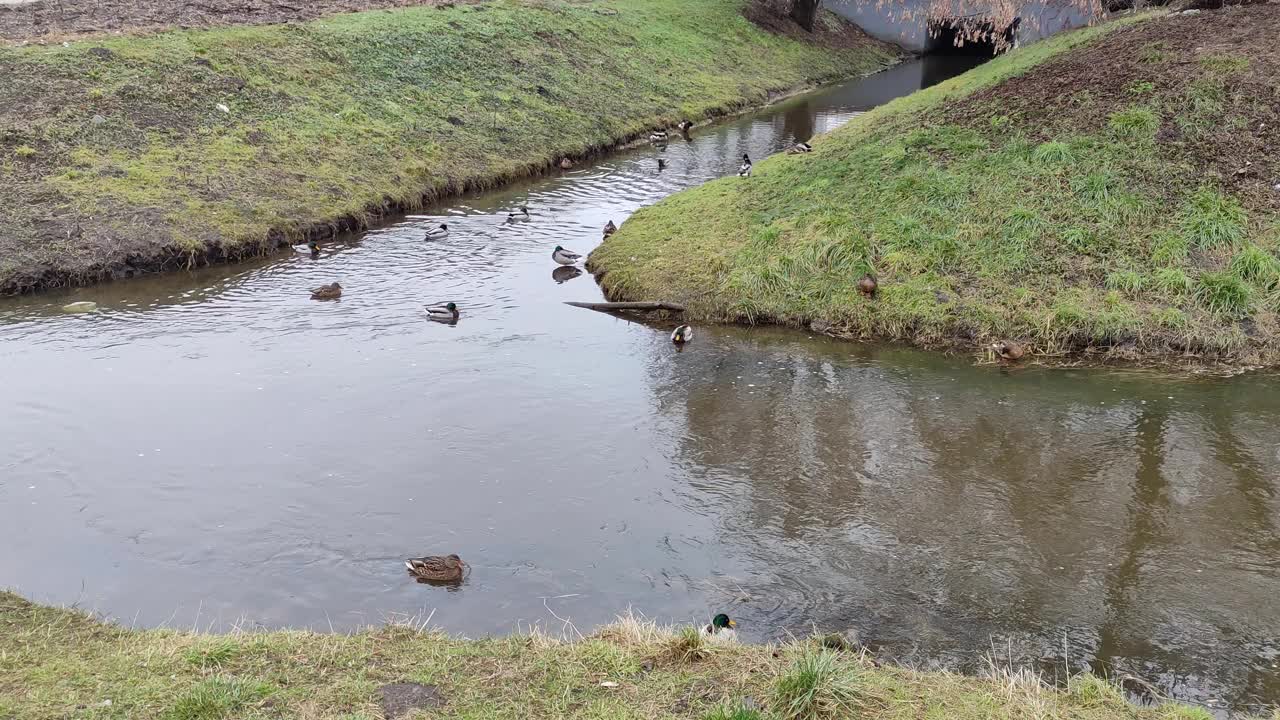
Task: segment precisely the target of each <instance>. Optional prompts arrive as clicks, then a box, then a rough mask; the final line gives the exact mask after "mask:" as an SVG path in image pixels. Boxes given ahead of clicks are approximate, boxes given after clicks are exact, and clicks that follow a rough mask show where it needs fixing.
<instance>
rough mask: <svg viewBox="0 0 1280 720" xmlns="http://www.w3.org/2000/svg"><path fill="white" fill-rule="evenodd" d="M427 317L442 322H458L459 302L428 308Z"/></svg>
mask: <svg viewBox="0 0 1280 720" xmlns="http://www.w3.org/2000/svg"><path fill="white" fill-rule="evenodd" d="M427 317H429V318H431V319H432V320H438V321H440V322H458V305H457V303H452V302H449V303H445V304H444V305H443V306H438V307H429V308H427Z"/></svg>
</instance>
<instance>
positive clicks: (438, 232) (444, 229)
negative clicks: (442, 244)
mask: <svg viewBox="0 0 1280 720" xmlns="http://www.w3.org/2000/svg"><path fill="white" fill-rule="evenodd" d="M447 237H449V226H448V225H445V224H444V223H440V227H433V228H431V229H430V230H428V231H427V236H426V239H427V240H443V239H445V238H447Z"/></svg>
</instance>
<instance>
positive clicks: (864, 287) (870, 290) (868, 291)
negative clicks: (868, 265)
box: [858, 273, 880, 297]
mask: <svg viewBox="0 0 1280 720" xmlns="http://www.w3.org/2000/svg"><path fill="white" fill-rule="evenodd" d="M879 287H880V283H878V282H876V276H875V275H872V274H871V273H867V274H866V275H863V276H862V279H861V280H859V281H858V292H860V293H862V294H863V295H866V296H867V297H871V296H873V295H875V294H876V289H877V288H879Z"/></svg>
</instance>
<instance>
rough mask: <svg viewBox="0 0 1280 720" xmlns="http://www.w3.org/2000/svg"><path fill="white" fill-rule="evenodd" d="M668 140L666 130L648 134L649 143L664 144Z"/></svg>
mask: <svg viewBox="0 0 1280 720" xmlns="http://www.w3.org/2000/svg"><path fill="white" fill-rule="evenodd" d="M668 139H669V137H668V135H667V131H666V130H654V131H653V132H651V133H649V142H655V143H664V142H666V141H667V140H668Z"/></svg>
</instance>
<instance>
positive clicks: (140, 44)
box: [0, 0, 896, 292]
mask: <svg viewBox="0 0 1280 720" xmlns="http://www.w3.org/2000/svg"><path fill="white" fill-rule="evenodd" d="M746 3H747V0H705V1H703V2H696V3H673V2H669V1H668V0H587V1H584V2H577V1H575V2H568V1H560V0H550V1H544V0H492V1H491V2H486V3H483V4H459V5H457V6H448V7H431V6H425V7H409V8H403V9H397V10H393V11H376V12H365V13H357V14H348V15H338V16H334V17H330V18H326V19H321V20H316V21H311V22H306V23H300V24H292V25H284V26H259V27H231V28H219V29H211V30H192V31H180V30H179V31H171V32H165V33H161V34H157V35H152V36H147V37H110V38H104V39H101V40H84V41H77V42H73V43H71V44H70V45H69V46H66V47H63V46H61V45H56V46H49V47H45V46H38V47H37V46H33V47H21V48H17V47H6V48H0V77H4V78H5V81H4V82H3V83H0V167H4V169H5V171H4V172H2V173H0V197H4V198H6V201H11V202H7V203H6V204H7V206H8V207H6V211H7V214H6V223H7V227H6V233H5V234H4V235H3V236H0V257H4V258H5V259H6V263H5V264H4V266H3V274H2V275H0V292H3V291H6V290H8V291H13V290H16V289H21V288H23V287H33V286H34V287H38V286H40V285H41V284H44V283H48V282H50V281H71V282H74V281H78V280H87V279H92V277H93V276H94V275H95V274H96V273H98V272H99V271H101V270H102V269H104V268H106V269H109V268H112V267H118V266H120V265H121V264H122V263H123V262H124V260H126V259H129V260H130V261H131V262H134V263H142V264H152V265H155V264H160V263H163V262H169V263H171V264H173V263H177V262H179V261H183V260H199V259H201V258H203V257H205V256H206V254H207V253H208V252H209V251H210V249H211V248H214V249H216V252H215V255H221V254H226V255H231V256H235V255H239V254H245V253H253V252H258V251H260V250H262V249H264V248H266V247H268V246H269V245H270V242H269V240H268V236H269V235H270V234H271V233H272V232H273V231H276V232H280V233H283V234H284V237H285V238H293V239H297V238H299V237H300V236H301V233H302V232H303V231H305V230H306V229H308V228H311V227H314V226H317V225H325V224H327V223H330V222H335V221H338V220H340V219H343V218H349V217H354V218H358V219H368V218H371V217H373V216H375V215H376V213H377V211H378V210H379V209H381V208H383V207H384V206H385V205H386V204H388V203H391V204H395V205H401V206H405V207H413V206H415V205H416V204H418V203H420V202H422V201H423V200H424V199H430V198H431V197H434V196H438V195H442V194H446V193H453V192H457V191H459V190H462V189H464V188H484V187H488V186H491V185H495V184H497V183H500V182H503V181H506V180H509V179H512V178H518V177H523V176H526V175H528V174H530V173H533V172H538V171H541V170H543V169H545V168H548V167H550V166H551V165H552V164H553V163H555V162H558V160H559V159H560V158H562V157H566V156H571V157H577V156H581V155H584V154H588V153H591V152H593V151H595V150H598V149H600V148H604V147H608V146H610V145H612V144H615V143H617V142H618V141H620V140H625V139H628V138H631V137H634V136H636V135H638V134H640V133H642V132H643V131H645V130H646V129H648V128H651V127H655V126H671V125H674V124H675V123H676V122H678V121H679V120H681V119H683V118H689V119H692V120H695V121H696V120H701V119H705V118H707V117H711V116H714V115H716V114H719V113H724V112H728V111H733V110H736V109H741V108H743V107H746V106H749V105H754V104H760V103H763V102H765V101H766V100H767V99H769V98H770V97H771V96H772V94H774V93H776V92H781V91H787V90H791V89H795V88H797V87H802V86H805V85H808V84H812V83H817V82H823V81H829V80H834V79H837V78H843V77H848V76H850V75H856V74H860V73H866V72H870V71H872V70H876V69H879V68H881V67H884V66H885V65H887V64H889V63H891V62H893V61H894V60H895V59H896V58H895V56H894V54H893V52H892V51H891V50H890V49H889V46H886V45H883V44H881V43H878V42H875V41H872V40H870V39H865V40H864V41H863V42H861V43H860V44H856V46H855V47H844V48H839V49H833V48H832V47H830V46H829V43H825V41H824V40H823V38H827V37H830V36H831V33H833V32H835V31H836V30H837V29H838V28H837V26H838V25H839V23H838V22H837V21H836V20H835V19H834V15H831V14H828V15H827V16H825V17H824V25H823V26H824V28H826V30H825V31H824V33H819V34H818V35H816V36H815V37H816V38H817V39H816V40H813V41H802V40H797V39H794V38H791V37H789V36H784V35H775V34H771V33H769V32H766V31H764V30H762V29H761V28H759V27H757V26H756V25H754V24H753V23H752V22H750V21H749V20H747V19H746V18H745V17H744V16H743V14H742V10H743V8H744V6H745V5H746ZM840 27H843V26H840ZM824 43H825V44H824ZM103 50H105V51H106V52H105V53H104V52H103ZM91 51H96V52H91ZM218 106H223V107H225V108H226V110H227V112H223V110H222V109H220V108H219V107H218ZM19 161H20V162H19ZM69 237H72V238H77V237H78V238H82V239H80V240H77V241H76V242H67V240H68V238H69ZM46 273H52V277H45V276H44V274H46Z"/></svg>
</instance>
